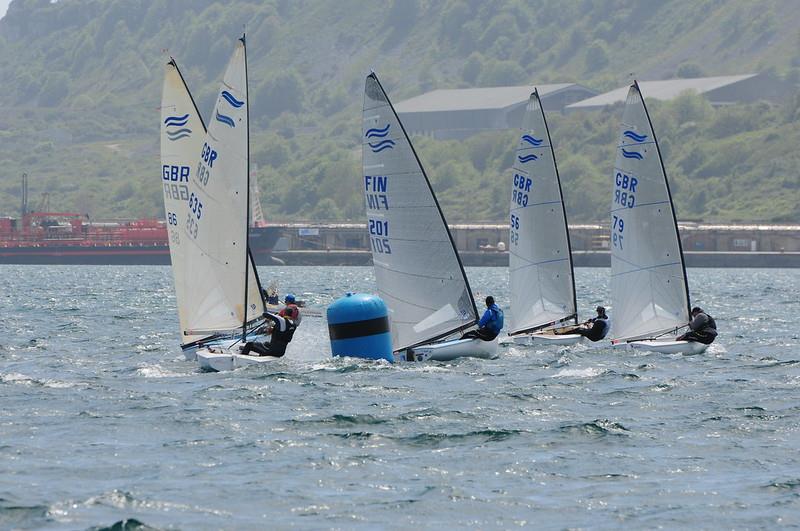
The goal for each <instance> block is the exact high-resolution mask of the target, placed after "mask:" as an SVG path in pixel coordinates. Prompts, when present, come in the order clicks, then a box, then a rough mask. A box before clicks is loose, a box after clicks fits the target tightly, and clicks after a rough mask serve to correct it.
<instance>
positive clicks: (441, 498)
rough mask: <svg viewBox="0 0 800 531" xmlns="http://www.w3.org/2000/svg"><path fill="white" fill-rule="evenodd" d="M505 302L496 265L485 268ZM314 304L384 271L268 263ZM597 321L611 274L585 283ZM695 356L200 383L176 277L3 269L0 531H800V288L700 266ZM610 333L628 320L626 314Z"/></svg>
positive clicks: (276, 366)
mask: <svg viewBox="0 0 800 531" xmlns="http://www.w3.org/2000/svg"><path fill="white" fill-rule="evenodd" d="M468 272H469V275H470V278H471V281H472V284H473V287H474V288H476V289H478V290H479V291H482V292H483V293H484V294H486V293H493V294H495V295H496V297H497V298H498V299H499V302H500V303H501V304H507V301H508V292H507V288H506V281H507V278H506V273H505V271H504V270H503V269H489V268H487V269H470V270H469V271H468ZM261 274H262V275H261V276H262V278H263V279H264V280H265V281H269V280H270V279H272V278H278V279H279V281H280V283H281V286H282V288H283V289H284V290H292V291H294V292H296V293H299V294H302V297H303V298H305V299H307V300H309V301H310V304H311V305H312V306H319V307H323V306H324V305H325V304H327V303H328V302H330V301H331V300H332V299H333V298H334V297H336V296H338V295H340V294H342V293H343V292H344V291H346V290H367V291H370V290H371V287H372V271H371V269H369V268H264V269H262V270H261ZM577 276H578V282H577V284H578V291H579V293H581V294H582V295H581V296H580V297H579V304H580V306H581V310H582V315H587V312H588V310H589V309H591V308H593V307H594V306H595V305H596V304H597V303H600V302H605V296H606V293H607V291H606V290H607V282H606V276H607V270H603V269H579V270H578V271H577ZM689 279H690V282H691V284H692V287H693V290H692V291H693V295H694V297H695V302H697V303H698V304H700V305H701V306H704V307H706V308H707V309H708V310H709V311H710V312H711V313H712V314H713V315H714V316H715V317H716V318H717V322H718V323H719V326H720V329H721V335H720V341H719V344H715V345H713V346H712V348H711V349H710V350H709V352H708V353H706V354H704V355H701V356H691V357H685V356H666V355H657V354H645V353H629V352H623V353H620V352H612V351H608V350H587V349H582V348H581V347H578V348H574V349H561V350H534V349H524V348H511V349H508V350H505V351H503V352H502V357H501V358H500V359H498V360H495V361H480V360H470V359H464V360H459V361H457V362H454V363H446V364H433V363H432V364H425V365H396V366H391V365H388V364H385V363H379V362H375V363H369V362H357V361H354V360H346V359H337V360H333V359H331V358H330V357H329V356H330V354H329V347H328V342H327V332H326V327H325V324H324V323H323V321H322V320H321V319H320V318H314V317H307V318H306V319H305V320H304V321H303V325H302V327H301V328H300V329H299V331H298V333H297V334H296V336H295V341H294V343H293V344H292V345H291V347H290V349H289V354H288V356H287V357H286V358H284V359H281V360H278V361H276V362H275V363H273V364H270V365H269V366H267V367H256V368H253V369H250V370H241V371H235V372H233V373H225V374H214V373H200V372H199V371H198V370H197V369H196V367H195V365H194V364H192V363H188V362H185V361H183V358H182V355H181V354H180V352H179V350H178V348H177V342H178V334H177V328H178V326H177V319H176V316H175V312H174V304H175V302H174V296H173V291H172V283H171V277H170V272H169V269H168V268H166V267H130V268H128V267H89V266H86V267H69V266H64V267H53V266H47V267H34V266H0V331H2V335H0V405H1V406H2V407H0V528H2V529H5V528H19V529H30V528H46V529H94V528H107V527H110V526H112V525H114V524H115V523H116V524H117V527H116V528H118V529H119V528H122V525H121V524H120V522H125V521H127V524H128V525H129V528H131V527H130V526H133V527H135V524H137V523H142V524H143V525H145V526H151V527H154V528H182V529H206V528H286V527H291V526H297V527H304V528H362V529H365V528H386V529H396V528H411V527H421V528H445V527H447V528H452V527H475V528H510V527H517V526H520V525H524V524H527V525H529V526H533V527H537V528H576V527H587V528H618V527H621V526H626V527H627V526H630V527H638V528H642V527H647V528H652V527H656V526H665V527H668V528H684V527H704V528H709V527H710V528H723V527H725V528H763V527H769V528H773V527H779V526H785V525H794V526H797V525H800V457H798V456H799V455H800V453H798V446H800V333H798V326H797V323H796V319H797V317H798V316H800V295H798V288H799V287H800V271H798V270H733V269H729V270H708V269H690V270H689ZM612 318H613V313H612Z"/></svg>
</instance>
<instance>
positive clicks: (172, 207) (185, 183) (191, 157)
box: [161, 60, 206, 343]
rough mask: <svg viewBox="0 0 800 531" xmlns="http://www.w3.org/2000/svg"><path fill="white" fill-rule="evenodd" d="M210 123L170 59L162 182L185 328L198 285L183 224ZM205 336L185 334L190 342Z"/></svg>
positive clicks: (166, 75) (163, 95)
mask: <svg viewBox="0 0 800 531" xmlns="http://www.w3.org/2000/svg"><path fill="white" fill-rule="evenodd" d="M205 133H206V127H205V125H204V124H203V119H202V117H201V116H200V113H199V112H198V111H197V107H196V106H195V103H194V100H193V99H192V96H191V94H190V93H189V90H188V88H187V87H186V83H185V82H184V80H183V76H181V73H180V70H178V65H177V64H175V61H173V60H170V62H169V63H167V65H166V67H165V69H164V87H163V90H162V93H161V184H162V186H163V189H164V214H165V216H166V221H167V232H168V234H169V253H170V259H171V262H172V273H173V277H174V280H175V295H176V299H177V306H178V320H179V321H180V326H181V330H182V331H183V330H190V329H192V328H195V327H194V326H193V324H192V322H191V320H190V318H189V316H190V314H191V313H192V312H191V311H190V307H189V306H188V303H189V296H188V293H189V291H190V290H192V289H195V288H194V287H193V286H192V282H191V281H192V277H191V274H190V270H189V262H188V260H187V245H188V243H187V240H186V239H185V238H184V235H183V232H182V230H181V227H182V226H183V225H184V223H185V222H186V212H187V204H188V201H189V182H190V177H191V175H192V174H193V173H194V172H195V170H196V169H197V165H196V161H197V154H198V153H200V148H201V147H202V145H203V138H204V136H205ZM201 337H202V336H184V337H183V339H184V342H185V343H188V342H191V341H194V340H196V339H200V338H201Z"/></svg>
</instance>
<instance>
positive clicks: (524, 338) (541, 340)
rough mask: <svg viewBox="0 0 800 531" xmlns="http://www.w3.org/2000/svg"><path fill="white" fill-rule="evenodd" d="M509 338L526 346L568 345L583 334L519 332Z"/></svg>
mask: <svg viewBox="0 0 800 531" xmlns="http://www.w3.org/2000/svg"><path fill="white" fill-rule="evenodd" d="M511 340H512V341H513V342H514V344H515V345H522V346H528V347H546V346H551V345H556V346H569V345H577V344H578V343H580V342H581V341H582V340H583V336H581V335H578V334H563V335H555V334H521V335H518V336H512V338H511Z"/></svg>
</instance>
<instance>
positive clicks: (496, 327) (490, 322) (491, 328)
mask: <svg viewBox="0 0 800 531" xmlns="http://www.w3.org/2000/svg"><path fill="white" fill-rule="evenodd" d="M502 329H503V310H501V309H500V307H499V306H498V305H497V304H495V303H494V297H492V296H491V295H489V296H488V297H486V311H485V312H483V316H482V317H481V320H480V321H478V329H477V330H470V331H469V332H467V333H466V334H464V335H463V336H461V339H482V340H484V341H491V340H493V339H494V338H496V337H497V335H498V334H499V333H500V330H502Z"/></svg>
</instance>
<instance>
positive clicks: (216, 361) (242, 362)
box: [197, 347, 279, 372]
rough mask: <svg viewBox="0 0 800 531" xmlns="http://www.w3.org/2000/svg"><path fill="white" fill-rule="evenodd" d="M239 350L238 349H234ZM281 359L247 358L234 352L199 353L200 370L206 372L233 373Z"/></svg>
mask: <svg viewBox="0 0 800 531" xmlns="http://www.w3.org/2000/svg"><path fill="white" fill-rule="evenodd" d="M234 348H236V349H237V350H238V347H234ZM277 359H279V358H275V357H273V356H249V355H247V356H245V355H243V354H237V353H234V352H233V350H222V351H220V352H210V351H209V350H206V349H203V350H200V351H198V352H197V362H198V364H199V365H200V368H201V369H203V370H206V371H216V372H224V371H232V370H234V369H239V368H241V367H247V366H249V365H263V364H265V363H270V362H272V361H275V360H277Z"/></svg>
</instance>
